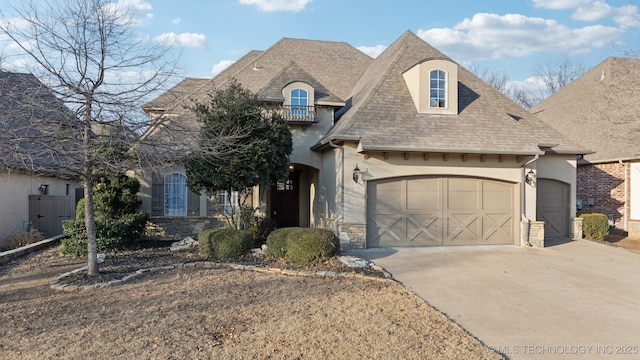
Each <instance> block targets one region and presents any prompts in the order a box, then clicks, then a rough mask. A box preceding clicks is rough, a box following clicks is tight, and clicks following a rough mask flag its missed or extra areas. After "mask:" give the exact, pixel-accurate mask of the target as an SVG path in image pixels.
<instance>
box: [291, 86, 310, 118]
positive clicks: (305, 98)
mask: <svg viewBox="0 0 640 360" xmlns="http://www.w3.org/2000/svg"><path fill="white" fill-rule="evenodd" d="M308 106H309V93H308V92H307V91H306V90H304V89H293V90H291V110H290V112H291V115H292V116H306V115H307V114H308V113H309V108H308Z"/></svg>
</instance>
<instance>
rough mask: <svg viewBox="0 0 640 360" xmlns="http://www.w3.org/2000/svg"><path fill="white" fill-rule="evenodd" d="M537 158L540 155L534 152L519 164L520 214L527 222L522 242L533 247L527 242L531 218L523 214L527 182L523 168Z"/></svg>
mask: <svg viewBox="0 0 640 360" xmlns="http://www.w3.org/2000/svg"><path fill="white" fill-rule="evenodd" d="M539 158H540V155H539V154H536V156H535V157H534V158H533V159H531V160H529V161H527V162H526V163H524V164H522V166H520V167H521V168H522V195H521V197H520V214H521V216H522V221H524V222H525V223H526V224H527V225H526V226H525V228H524V234H523V235H524V243H525V244H526V245H527V246H528V247H533V245H532V244H531V243H530V242H529V230H530V227H531V225H530V223H531V220H529V218H527V216H526V215H525V213H526V210H527V207H526V202H525V200H526V198H527V195H526V186H527V182H526V181H525V178H526V176H527V175H526V174H525V171H526V169H525V168H526V166H527V165H530V164H532V163H534V162H536V161H538V159H539Z"/></svg>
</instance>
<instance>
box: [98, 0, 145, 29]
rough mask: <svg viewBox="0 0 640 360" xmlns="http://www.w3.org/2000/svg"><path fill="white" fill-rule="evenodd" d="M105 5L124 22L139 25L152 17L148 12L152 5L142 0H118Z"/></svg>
mask: <svg viewBox="0 0 640 360" xmlns="http://www.w3.org/2000/svg"><path fill="white" fill-rule="evenodd" d="M105 6H106V7H107V9H109V10H110V11H113V12H114V13H115V14H119V16H120V18H121V19H120V20H121V21H122V22H123V23H126V24H133V25H141V24H143V23H144V22H145V21H148V20H150V19H151V18H153V14H152V13H151V12H150V11H151V10H152V9H153V7H152V6H151V4H150V3H148V2H146V1H144V0H118V1H117V2H112V3H107V4H106V5H105Z"/></svg>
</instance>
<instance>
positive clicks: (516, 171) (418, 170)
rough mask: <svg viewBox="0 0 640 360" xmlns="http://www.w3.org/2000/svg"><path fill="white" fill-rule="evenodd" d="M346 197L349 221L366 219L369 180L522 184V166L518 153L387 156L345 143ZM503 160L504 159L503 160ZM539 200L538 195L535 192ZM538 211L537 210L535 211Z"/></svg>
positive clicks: (517, 204)
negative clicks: (366, 152) (420, 177)
mask: <svg viewBox="0 0 640 360" xmlns="http://www.w3.org/2000/svg"><path fill="white" fill-rule="evenodd" d="M344 149H345V155H344V172H345V186H344V192H345V200H344V213H345V219H344V221H346V222H352V223H361V222H366V201H367V200H366V181H370V180H378V179H385V178H393V177H401V176H418V175H434V176H437V175H447V176H468V177H479V178H487V179H494V180H500V181H506V182H511V183H514V184H517V183H522V176H523V173H522V168H521V167H520V165H521V164H520V163H519V162H518V161H517V160H518V159H517V158H516V156H504V157H502V158H501V157H499V156H498V155H486V156H484V157H481V156H480V155H474V154H469V155H467V156H465V157H464V159H463V156H462V154H448V155H446V156H445V155H444V154H435V153H434V154H429V155H428V158H426V159H425V157H424V155H423V154H419V153H411V154H407V155H406V158H405V154H402V153H389V154H387V155H386V156H387V158H386V159H385V155H384V154H383V153H373V154H370V155H369V156H366V155H363V154H360V153H358V152H357V149H356V147H355V145H345V146H344ZM500 159H502V161H501V160H500ZM356 164H357V165H358V168H359V169H360V170H361V176H360V177H361V180H360V181H359V182H358V183H357V184H356V183H355V182H354V181H353V180H350V179H351V174H352V173H353V169H354V168H355V166H356ZM516 188H517V189H516V198H517V199H516V204H515V205H516V206H518V208H519V207H520V201H519V200H518V199H519V198H520V186H516ZM534 199H535V194H534ZM534 214H535V212H534Z"/></svg>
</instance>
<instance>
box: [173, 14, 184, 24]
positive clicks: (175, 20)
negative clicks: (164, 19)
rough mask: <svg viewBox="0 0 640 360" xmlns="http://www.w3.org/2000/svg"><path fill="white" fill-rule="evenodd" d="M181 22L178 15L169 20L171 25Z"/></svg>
mask: <svg viewBox="0 0 640 360" xmlns="http://www.w3.org/2000/svg"><path fill="white" fill-rule="evenodd" d="M181 22H182V19H180V16H178V17H176V18H174V19H172V20H171V24H173V25H179V24H180V23H181Z"/></svg>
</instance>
